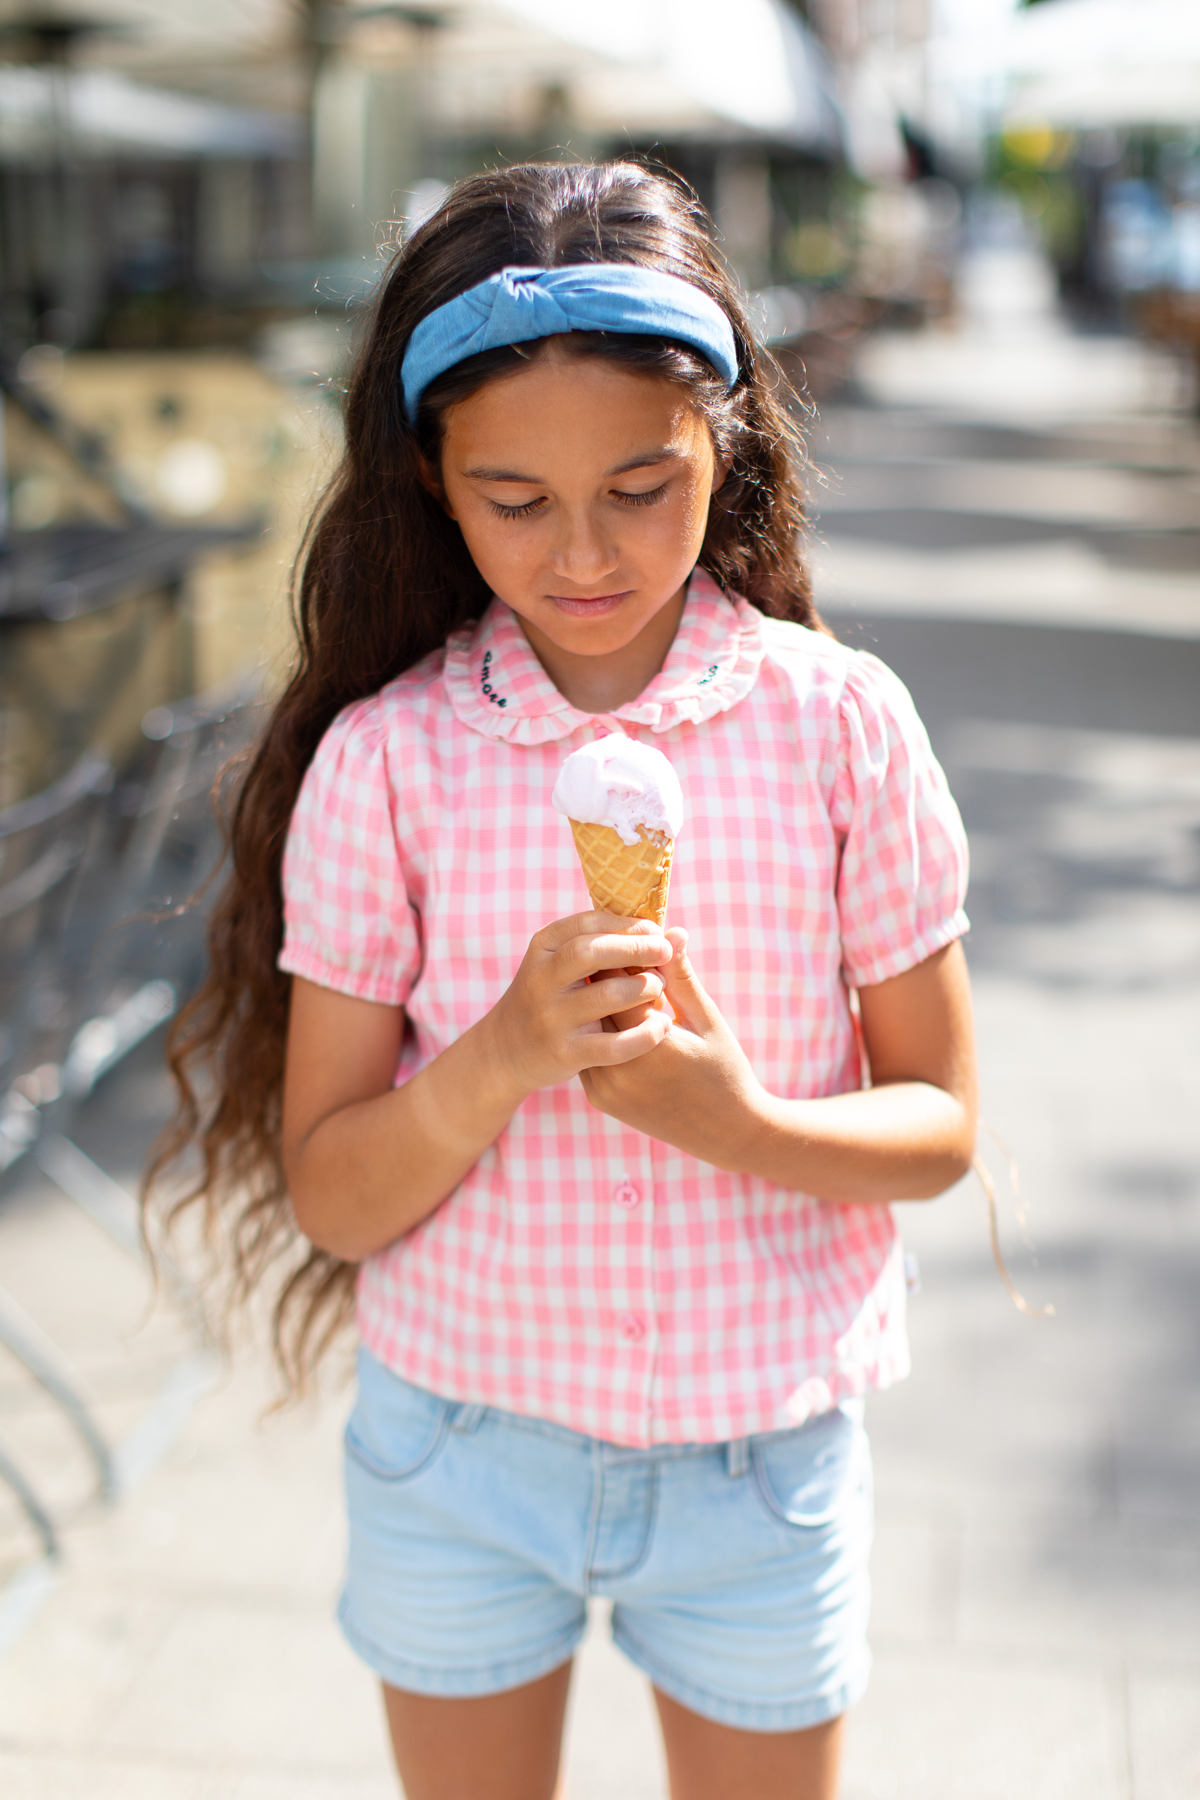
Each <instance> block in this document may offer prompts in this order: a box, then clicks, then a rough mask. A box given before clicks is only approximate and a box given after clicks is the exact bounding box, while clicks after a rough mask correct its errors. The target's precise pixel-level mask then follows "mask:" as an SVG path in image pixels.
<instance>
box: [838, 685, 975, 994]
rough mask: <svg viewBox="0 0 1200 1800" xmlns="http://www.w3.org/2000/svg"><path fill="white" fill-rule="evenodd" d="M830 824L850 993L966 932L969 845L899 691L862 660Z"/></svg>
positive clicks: (849, 691)
mask: <svg viewBox="0 0 1200 1800" xmlns="http://www.w3.org/2000/svg"><path fill="white" fill-rule="evenodd" d="M831 812H832V818H833V824H834V829H835V830H836V831H837V832H838V833H839V835H840V836H841V838H842V847H841V859H840V865H839V873H838V888H837V900H838V914H839V919H840V925H841V937H842V961H843V966H844V968H845V972H846V979H847V980H848V981H849V983H850V985H851V986H852V987H869V986H872V985H874V983H876V982H879V981H887V980H888V979H889V978H890V977H891V976H893V975H901V974H903V973H904V971H905V970H906V969H911V968H915V967H916V965H917V964H918V963H921V962H924V961H925V959H926V957H929V956H932V955H933V953H934V951H935V950H940V949H942V948H943V946H944V945H946V944H949V943H952V942H953V941H954V939H955V938H958V937H961V936H962V935H963V933H964V932H965V931H966V930H967V929H968V920H967V915H966V913H965V912H964V911H963V901H964V899H965V898H966V891H967V839H966V833H965V832H964V830H963V825H962V820H961V818H960V817H959V812H958V808H957V806H956V805H955V804H954V800H953V797H952V796H951V793H950V789H949V787H948V786H947V783H946V777H945V775H944V774H943V773H942V769H941V765H940V764H939V763H938V761H937V758H936V757H935V756H934V754H933V749H932V747H931V745H930V742H929V737H928V734H927V732H926V730H925V727H924V726H923V725H922V723H921V721H920V719H919V718H918V717H917V712H916V709H915V707H914V706H913V703H912V700H911V699H910V698H909V694H908V690H907V688H905V687H904V685H903V683H902V682H900V681H899V680H898V679H897V677H896V676H895V675H893V674H892V672H891V670H890V669H887V668H885V667H884V665H883V664H882V663H881V662H879V661H878V660H877V658H875V657H873V656H869V655H867V654H866V653H863V652H860V653H859V654H857V655H856V656H855V657H854V659H853V662H852V664H851V667H850V670H849V673H848V675H847V679H846V684H845V687H844V689H843V693H842V699H841V706H840V744H839V751H838V768H837V779H836V783H835V787H834V794H833V805H832V809H831Z"/></svg>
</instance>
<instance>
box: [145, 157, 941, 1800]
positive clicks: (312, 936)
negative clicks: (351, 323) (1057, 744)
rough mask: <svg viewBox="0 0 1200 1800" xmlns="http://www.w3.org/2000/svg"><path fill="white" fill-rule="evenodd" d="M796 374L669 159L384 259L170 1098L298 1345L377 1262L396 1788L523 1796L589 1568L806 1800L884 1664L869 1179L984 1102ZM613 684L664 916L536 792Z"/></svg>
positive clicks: (370, 1358)
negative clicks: (797, 421)
mask: <svg viewBox="0 0 1200 1800" xmlns="http://www.w3.org/2000/svg"><path fill="white" fill-rule="evenodd" d="M780 395H781V385H780V379H779V376H778V373H777V371H776V370H775V368H774V365H773V364H772V363H771V362H770V360H769V359H768V358H767V357H766V356H765V355H764V353H763V351H762V350H761V349H759V348H757V347H756V345H755V343H754V340H753V338H752V335H751V332H750V330H749V328H748V326H747V323H746V319H745V315H744V313H743V310H742V307H741V304H740V302H739V299H738V296H737V293H736V290H735V288H734V286H733V285H732V283H731V281H730V278H729V276H728V274H727V273H726V271H725V269H724V267H723V265H722V263H721V260H720V257H719V255H718V252H717V251H716V249H715V248H714V244H713V240H712V235H711V231H710V227H709V224H708V221H707V219H706V217H705V215H704V214H703V212H702V211H701V209H700V207H699V206H698V204H697V203H696V201H695V199H694V197H693V196H692V195H690V194H689V193H688V192H687V191H686V190H684V189H683V188H682V186H680V185H679V184H677V183H676V182H675V181H674V180H672V179H669V178H667V177H664V176H661V175H657V174H653V173H649V172H647V171H646V170H644V169H642V168H639V167H636V166H634V165H631V164H624V163H617V164H610V165H607V166H600V167H594V166H580V167H543V166H529V167H522V168H512V169H507V170H503V171H501V172H498V173H495V174H491V175H486V176H480V177H478V178H476V179H474V180H470V181H466V182H463V183H462V184H460V185H459V186H458V187H457V188H456V189H455V190H454V191H453V192H452V193H451V195H450V196H449V198H448V199H447V200H446V202H445V204H444V205H443V206H442V208H441V209H440V211H439V212H437V213H436V214H435V215H434V216H433V217H432V218H431V219H430V220H429V221H428V223H426V224H425V225H423V226H422V227H421V228H420V229H419V230H418V231H417V232H415V233H414V235H413V236H412V237H411V238H410V239H409V241H408V242H407V243H406V244H405V245H404V247H403V249H402V250H401V251H400V252H399V253H398V254H397V256H396V259H395V262H394V264H393V266H392V269H391V272H390V274H389V276H388V278H387V280H386V282H385V283H384V284H383V286H382V290H381V293H380V296H379V299H378V302H377V305H376V308H375V312H374V316H373V319H372V321H371V324H370V328H369V330H368V332H367V334H366V337H365V341H364V343H363V346H362V350H361V355H360V358H359V362H358V368H357V373H356V375H355V377H354V380H353V382H352V385H351V390H350V395H349V399H348V404H347V412H346V453H345V460H344V463H343V465H342V469H341V472H340V474H339V475H338V477H337V479H336V481H335V483H334V486H333V489H332V492H331V494H330V496H329V498H328V499H327V501H326V503H325V506H324V510H323V512H322V513H321V515H320V518H319V520H318V522H317V523H316V524H315V526H314V528H313V529H312V532H311V535H310V539H309V542H308V546H307V552H306V557H305V561H304V569H303V577H302V581H301V586H300V603H299V629H300V659H299V663H298V666H297V669H296V673H295V675H294V676H293V678H292V681H291V683H290V685H289V687H288V689H287V691H286V693H285V694H284V696H283V698H282V700H281V701H280V702H279V704H278V706H277V707H276V709H275V711H274V714H273V716H272V719H271V721H270V723H269V725H268V727H267V730H266V733H265V736H264V738H263V740H262V743H261V745H260V747H259V749H258V751H257V755H256V757H255V759H254V761H253V763H252V765H251V767H250V769H249V772H248V773H247V775H246V777H245V780H244V782H243V784H242V787H241V791H240V794H239V797H238V801H237V806H236V812H235V819H234V826H233V858H234V873H233V877H232V881H231V884H230V887H229V889H228V890H227V893H226V895H225V897H224V899H223V901H222V903H221V906H220V908H219V910H218V913H217V915H216V919H215V924H214V928H213V937H212V949H213V958H212V972H211V975H210V978H209V981H208V984H207V986H206V987H205V989H204V990H203V992H202V994H201V995H200V997H199V998H198V1000H197V1001H196V1003H195V1004H194V1005H193V1007H192V1008H191V1009H190V1011H189V1013H188V1014H187V1015H186V1017H185V1019H184V1021H183V1024H182V1026H181V1029H180V1031H179V1033H178V1034H177V1038H176V1043H175V1047H174V1062H175V1067H176V1071H177V1074H178V1075H179V1076H180V1078H181V1081H182V1083H183V1089H184V1095H185V1101H186V1103H187V1108H188V1110H187V1111H186V1113H185V1117H184V1122H183V1126H182V1128H181V1132H180V1133H179V1134H178V1138H177V1142H178V1143H182V1142H183V1141H185V1140H186V1139H187V1138H188V1136H190V1135H194V1136H196V1137H198V1138H199V1140H200V1143H201V1145H202V1148H203V1151H204V1157H205V1172H204V1179H203V1181H202V1182H201V1183H200V1185H199V1187H198V1188H197V1194H202V1195H204V1196H205V1197H206V1202H207V1204H208V1206H209V1207H210V1209H214V1210H215V1209H217V1208H219V1207H220V1206H222V1204H228V1205H229V1206H230V1207H231V1208H232V1209H233V1210H234V1212H235V1218H236V1228H235V1231H234V1237H233V1242H234V1246H235V1250H236V1255H237V1268H238V1273H239V1276H240V1279H241V1282H242V1285H243V1286H246V1285H249V1284H252V1283H253V1282H254V1281H255V1280H257V1279H258V1277H259V1275H260V1274H261V1273H262V1270H263V1268H264V1265H265V1264H266V1262H267V1261H268V1260H269V1259H271V1258H272V1257H274V1256H276V1255H277V1254H278V1253H280V1252H281V1251H282V1250H283V1249H285V1248H286V1246H287V1244H288V1242H289V1238H290V1234H291V1233H292V1232H293V1231H294V1229H295V1228H296V1227H298V1229H299V1232H300V1233H302V1234H303V1237H304V1238H305V1239H307V1241H308V1244H309V1245H311V1251H310V1253H309V1254H308V1256H307V1259H306V1260H305V1261H304V1262H303V1263H302V1264H301V1265H300V1266H298V1267H297V1268H296V1269H295V1271H294V1272H293V1274H292V1275H291V1278H290V1280H289V1282H288V1283H287V1286H286V1288H285V1291H284V1294H283V1298H282V1301H281V1303H280V1307H279V1311H278V1314H277V1342H278V1344H279V1347H280V1350H281V1353H282V1355H283V1357H284V1360H285V1366H286V1367H287V1368H288V1369H289V1371H290V1372H291V1374H292V1375H293V1376H302V1375H303V1373H304V1370H305V1368H306V1367H307V1365H308V1363H309V1362H310V1361H311V1359H312V1356H313V1354H314V1353H316V1352H319V1350H320V1349H321V1348H322V1346H323V1345H324V1343H326V1342H327V1341H328V1339H329V1337H330V1336H331V1334H332V1332H333V1331H334V1330H335V1329H336V1326H337V1324H338V1323H339V1320H340V1317H341V1313H342V1310H343V1308H342V1304H341V1303H342V1301H343V1300H344V1297H345V1295H346V1294H347V1292H348V1289H349V1285H350V1283H351V1281H356V1285H357V1317H358V1326H359V1333H360V1337H361V1343H362V1349H361V1352H360V1358H359V1392H358V1400H357V1404H356V1407H355V1410H354V1414H353V1417H352V1419H351V1421H350V1425H349V1427H348V1431H347V1438H346V1450H347V1461H346V1473H347V1490H348V1496H349V1508H350V1552H349V1568H348V1574H347V1579H346V1586H345V1591H344V1594H343V1599H342V1606H341V1618H342V1622H343V1625H344V1628H345V1631H346V1634H347V1636H348V1637H349V1640H350V1642H351V1644H352V1645H353V1646H354V1647H355V1649H356V1650H357V1651H358V1652H359V1653H360V1654H361V1655H362V1656H363V1657H364V1658H365V1660H366V1661H367V1662H368V1663H369V1664H370V1665H371V1666H372V1667H373V1668H374V1669H375V1670H376V1671H377V1672H378V1673H379V1674H380V1675H381V1677H382V1679H383V1682H384V1694H385V1699H386V1704H387V1712H388V1719H389V1722H390V1727H391V1733H392V1739H393V1743H394V1746H395V1753H396V1760H397V1763H398V1766H399V1770H400V1774H401V1777H402V1780H403V1783H404V1787H405V1791H406V1793H407V1795H408V1797H409V1800H548V1797H549V1796H550V1795H551V1793H552V1791H553V1790H554V1787H555V1782H556V1776H557V1769H558V1762H559V1750H560V1739H561V1732H562V1724H563V1713H564V1706H565V1703H566V1698H567V1687H568V1681H569V1676H570V1668H571V1658H572V1654H573V1652H574V1649H575V1647H576V1645H577V1644H578V1642H579V1638H580V1635H581V1632H582V1630H583V1625H584V1616H585V1603H586V1597H587V1595H588V1594H600V1595H607V1596H609V1597H610V1598H611V1599H612V1600H613V1602H614V1610H613V1629H614V1634H615V1636H616V1639H617V1642H618V1643H619V1644H620V1646H621V1648H622V1649H623V1650H624V1651H625V1652H626V1653H627V1654H628V1655H629V1656H630V1657H631V1658H632V1659H633V1661H634V1662H635V1663H636V1664H638V1665H639V1666H640V1667H641V1668H642V1669H644V1670H645V1671H647V1673H648V1674H649V1675H650V1677H651V1680H652V1681H653V1684H654V1691H655V1698H656V1702H657V1706H658V1711H659V1716H660V1719H661V1723H662V1730H663V1734H664V1739H665V1745H666V1754H667V1761H668V1767H669V1772H670V1781H671V1792H672V1795H673V1796H674V1800H731V1797H732V1796H735V1795H743V1794H744V1795H753V1796H754V1797H755V1800H774V1797H778V1800H784V1797H785V1796H786V1797H787V1800H798V1797H802V1800H832V1797H833V1795H834V1794H835V1792H836V1787H837V1767H838V1750H839V1742H840V1728H841V1718H842V1715H843V1714H844V1712H845V1710H846V1708H847V1707H848V1706H849V1705H850V1704H851V1703H852V1702H853V1701H854V1700H855V1699H856V1698H857V1697H858V1695H859V1694H860V1693H861V1692H862V1690H863V1687H864V1685H865V1682H866V1676H867V1667H868V1653H867V1649H866V1644H865V1626H866V1615H867V1605H868V1587H867V1574H866V1563H867V1552H868V1548H869V1543H870V1536H871V1499H870V1478H869V1461H868V1453H867V1447H866V1441H865V1438H864V1435H863V1432H862V1427H861V1396H862V1395H863V1394H865V1393H867V1392H870V1391H872V1390H874V1389H876V1388H881V1387H886V1386H887V1385H888V1384H889V1383H891V1382H893V1381H896V1380H898V1379H900V1378H901V1377H902V1376H903V1375H904V1374H905V1373H906V1371H907V1366H908V1362H907V1351H906V1344H905V1336H904V1282H903V1272H902V1263H901V1257H900V1252H899V1248H898V1244H897V1238H896V1231H895V1227H894V1225H893V1222H892V1217H891V1213H890V1211H889V1206H888V1202H889V1201H892V1200H895V1199H898V1198H900V1197H902V1196H903V1197H905V1198H908V1199H912V1198H922V1197H927V1196H932V1195H935V1194H938V1193H940V1192H942V1190H943V1189H945V1188H946V1187H948V1186H949V1185H950V1184H951V1183H952V1182H954V1181H955V1180H957V1179H958V1177H959V1176H960V1175H962V1174H963V1172H964V1171H965V1170H966V1168H967V1167H968V1165H969V1162H970V1159H971V1155H972V1150H973V1144H974V1132H975V1125H974V1105H975V1100H974V1074H973V1052H972V1039H971V1024H970V1009H969V999H968V992H967V979H966V973H965V967H964V961H963V957H962V952H961V947H960V945H959V943H958V941H957V940H958V939H959V937H960V936H961V934H962V933H963V931H965V929H966V919H965V917H964V915H963V912H962V910H961V907H962V899H963V892H964V887H965V874H966V853H965V847H964V841H963V835H962V829H961V825H960V823H959V819H958V815H957V812H956V810H955V807H954V804H953V801H952V800H951V799H950V796H949V794H948V792H947V789H946V785H945V781H944V779H943V776H942V774H941V771H940V770H939V768H938V766H937V764H936V763H935V761H934V759H933V756H932V753H931V751H930V748H929V744H928V740H927V738H926V736H925V733H924V731H923V729H922V727H921V725H920V723H919V721H918V720H917V718H916V716H915V714H914V712H913V709H912V706H911V703H910V701H909V699H908V697H907V695H906V693H905V691H904V690H903V688H902V687H901V686H900V685H899V683H898V682H897V681H896V680H895V678H894V677H893V676H891V675H890V674H889V673H888V672H887V670H885V669H884V668H883V667H882V665H880V664H879V663H878V662H876V661H875V660H874V659H873V658H872V657H869V656H865V655H861V654H858V653H856V652H853V651H850V650H847V649H844V648H843V647H842V646H841V645H839V644H838V643H837V642H836V641H835V640H834V639H833V638H832V637H831V636H830V635H828V634H827V633H825V632H824V631H823V628H822V627H821V625H820V623H819V621H818V619H817V616H816V613H815V611H814V609H813V605H812V601H811V598H810V594H809V587H808V582H807V579H806V576H805V572H804V568H803V565H802V562H801V560H800V551H799V538H800V532H801V527H802V523H803V513H802V504H801V496H800V491H799V487H798V474H797V469H798V463H799V455H798V445H797V442H796V436H795V432H794V429H793V426H792V424H791V422H790V420H789V417H788V414H787V412H786V410H785V408H784V405H783V404H782V401H781V398H780ZM610 732H624V733H626V734H627V735H628V736H630V737H634V738H640V739H641V740H642V741H644V742H647V743H653V744H654V745H655V746H657V747H658V748H659V749H661V750H663V751H664V752H665V753H666V755H667V756H668V758H669V759H670V760H671V762H672V763H673V765H674V767H675V769H676V771H677V773H678V775H679V777H680V780H681V782H682V785H683V791H684V795H685V799H686V802H687V808H688V816H687V821H686V824H685V826H684V830H683V833H682V834H681V836H680V839H679V842H678V845H677V847H676V854H675V864H674V873H673V879H672V888H671V903H672V908H673V911H674V914H675V917H676V918H677V919H678V920H679V924H678V926H672V928H671V929H669V930H666V931H663V930H660V929H659V927H658V926H656V925H654V924H651V923H648V922H646V921H644V920H630V919H620V918H615V917H611V916H606V915H604V914H600V913H596V912H594V911H590V910H588V907H587V904H586V900H587V896H586V891H585V889H584V886H583V882H582V877H581V875H580V871H579V867H578V864H577V862H576V859H575V855H574V851H573V848H572V843H571V834H570V831H569V829H568V826H567V823H566V821H565V820H563V819H561V818H560V817H558V816H557V815H556V814H555V813H554V812H553V811H552V810H551V807H550V794H551V789H552V787H553V784H554V780H555V777H556V775H557V772H558V769H559V767H560V766H561V764H562V762H563V760H564V758H565V757H566V755H567V754H568V753H569V752H570V751H572V750H574V749H577V748H579V747H580V745H582V744H584V743H586V742H589V741H591V739H592V738H593V737H596V736H601V735H605V734H607V733H610ZM689 933H690V936H689ZM854 995H857V1002H856V1003H855V1002H854V1000H853V998H852V997H853V996H854ZM856 1015H857V1016H856ZM205 1063H207V1064H208V1065H209V1066H210V1067H211V1068H212V1069H213V1071H214V1073H215V1087H214V1094H215V1097H214V1099H213V1102H212V1104H211V1108H210V1109H209V1110H208V1111H207V1112H206V1113H203V1114H202V1112H201V1110H200V1109H199V1108H198V1103H197V1101H196V1100H195V1098H194V1089H193V1087H192V1085H191V1082H192V1079H193V1077H194V1072H195V1070H196V1068H197V1066H198V1065H203V1064H205ZM868 1077H869V1083H870V1085H869V1086H865V1085H864V1083H865V1081H866V1080H867V1078H868ZM293 1221H294V1223H293Z"/></svg>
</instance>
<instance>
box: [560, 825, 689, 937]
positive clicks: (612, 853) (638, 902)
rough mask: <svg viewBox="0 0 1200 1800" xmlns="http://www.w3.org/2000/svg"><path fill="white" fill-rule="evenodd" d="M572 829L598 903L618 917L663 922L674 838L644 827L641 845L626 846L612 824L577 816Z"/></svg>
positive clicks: (595, 901) (584, 872)
mask: <svg viewBox="0 0 1200 1800" xmlns="http://www.w3.org/2000/svg"><path fill="white" fill-rule="evenodd" d="M571 830H572V831H573V833H574V834H575V848H576V850H577V851H578V852H579V860H580V863H581V864H582V865H583V879H584V880H585V881H586V882H587V890H588V893H589V894H590V895H591V896H592V905H593V906H595V907H597V908H598V909H599V910H600V911H601V912H610V913H616V914H617V916H618V918H622V919H653V920H654V922H655V924H656V925H662V924H663V923H664V922H665V920H666V917H667V887H668V885H669V883H670V880H671V856H672V853H673V851H674V849H675V840H674V838H669V837H667V835H666V834H665V832H661V831H647V830H646V828H645V826H643V825H639V826H638V841H637V843H636V844H625V843H622V841H621V839H620V838H619V837H618V835H617V833H616V832H615V831H613V830H612V829H611V828H610V827H609V826H607V825H582V824H580V822H579V820H578V819H572V820H571Z"/></svg>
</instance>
